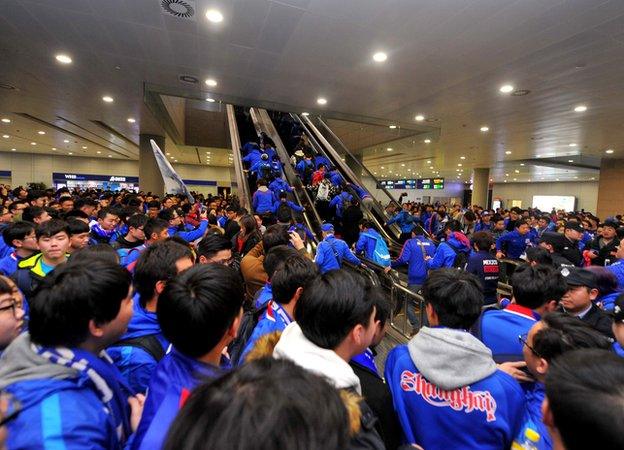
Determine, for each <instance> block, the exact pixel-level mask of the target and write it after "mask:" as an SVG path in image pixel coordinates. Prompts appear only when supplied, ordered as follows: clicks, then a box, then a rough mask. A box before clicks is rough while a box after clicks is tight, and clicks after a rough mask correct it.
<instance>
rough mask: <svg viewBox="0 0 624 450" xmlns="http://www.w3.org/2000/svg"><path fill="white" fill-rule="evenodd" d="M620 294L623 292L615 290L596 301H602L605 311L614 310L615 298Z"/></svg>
mask: <svg viewBox="0 0 624 450" xmlns="http://www.w3.org/2000/svg"><path fill="white" fill-rule="evenodd" d="M607 267H608V266H607ZM620 294H622V293H621V292H620V291H615V292H612V293H610V294H607V295H603V296H602V297H599V298H597V299H596V302H600V303H602V309H604V310H605V311H607V312H613V308H615V300H616V299H617V298H618V297H619V296H620Z"/></svg>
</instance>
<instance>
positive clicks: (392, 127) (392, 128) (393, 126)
mask: <svg viewBox="0 0 624 450" xmlns="http://www.w3.org/2000/svg"><path fill="white" fill-rule="evenodd" d="M396 127H397V126H396V125H388V128H390V129H391V130H394V129H395V128H396Z"/></svg>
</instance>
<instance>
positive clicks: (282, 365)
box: [163, 358, 349, 450]
mask: <svg viewBox="0 0 624 450" xmlns="http://www.w3.org/2000/svg"><path fill="white" fill-rule="evenodd" d="M275 386H280V395H278V396H276V395H275V394H274V389H275ZM348 443H349V418H348V414H347V409H346V408H345V405H344V403H343V402H342V400H341V397H340V394H339V392H338V391H337V390H336V389H335V388H334V387H333V386H331V385H330V384H329V383H328V382H327V380H325V379H324V378H322V377H320V376H318V375H316V374H314V373H312V372H310V371H308V370H305V369H303V368H301V367H299V366H297V365H296V364H295V363H293V362H291V361H288V360H284V359H273V358H262V359H257V360H254V361H251V362H249V363H246V364H244V365H243V366H241V367H239V368H238V369H235V370H233V371H231V372H229V373H228V374H226V375H224V376H222V377H220V378H217V379H215V380H213V381H210V382H208V383H206V384H204V385H201V386H199V387H198V388H196V389H195V390H194V391H193V393H192V394H191V396H190V397H189V398H188V400H187V402H186V403H185V405H184V407H183V408H182V409H181V410H180V412H179V413H178V415H177V417H176V419H175V421H174V422H173V424H172V425H171V427H170V429H169V433H168V437H167V439H166V441H165V445H164V447H163V449H164V450H177V449H179V448H184V449H186V450H204V449H206V448H215V449H226V448H236V449H238V450H282V449H297V450H340V449H343V448H346V447H347V445H348Z"/></svg>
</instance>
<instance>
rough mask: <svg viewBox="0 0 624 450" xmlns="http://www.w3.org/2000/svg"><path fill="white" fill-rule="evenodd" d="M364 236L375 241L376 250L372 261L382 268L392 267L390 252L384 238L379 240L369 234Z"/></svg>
mask: <svg viewBox="0 0 624 450" xmlns="http://www.w3.org/2000/svg"><path fill="white" fill-rule="evenodd" d="M362 235H363V236H366V237H367V238H369V239H374V240H375V249H374V250H373V254H372V255H371V260H372V261H373V262H374V263H375V264H379V265H380V266H382V267H388V266H390V251H389V250H388V245H387V244H386V241H384V240H383V238H378V237H376V236H373V235H372V234H369V233H362Z"/></svg>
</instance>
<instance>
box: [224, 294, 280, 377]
mask: <svg viewBox="0 0 624 450" xmlns="http://www.w3.org/2000/svg"><path fill="white" fill-rule="evenodd" d="M269 303H270V301H269V302H267V303H266V304H265V305H264V306H262V307H261V308H260V309H258V310H250V311H245V312H244V313H243V317H242V318H241V322H240V325H239V327H238V335H237V336H236V339H234V340H233V341H232V342H231V343H230V345H229V346H228V353H229V354H230V361H231V362H232V367H236V366H237V365H238V364H239V362H240V358H241V356H242V355H243V351H244V350H245V347H246V346H247V342H248V341H249V338H250V337H251V335H252V333H253V330H254V328H256V325H257V324H258V321H259V320H260V317H262V315H263V314H264V313H265V311H266V310H267V308H268V306H269Z"/></svg>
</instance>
